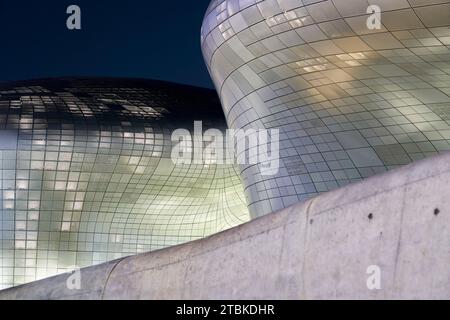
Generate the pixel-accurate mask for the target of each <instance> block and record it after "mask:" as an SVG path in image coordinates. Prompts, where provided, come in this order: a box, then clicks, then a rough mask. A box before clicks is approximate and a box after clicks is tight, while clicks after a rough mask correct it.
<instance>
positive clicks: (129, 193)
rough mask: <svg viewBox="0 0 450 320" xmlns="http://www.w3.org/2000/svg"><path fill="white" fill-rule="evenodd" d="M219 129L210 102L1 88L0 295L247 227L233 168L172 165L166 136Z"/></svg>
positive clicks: (154, 86) (189, 93) (144, 89)
mask: <svg viewBox="0 0 450 320" xmlns="http://www.w3.org/2000/svg"><path fill="white" fill-rule="evenodd" d="M195 120H202V121H203V126H204V129H205V130H206V129H208V128H217V129H220V130H225V129H226V124H225V121H224V118H223V113H222V110H221V108H220V103H219V102H218V100H217V97H216V95H215V93H214V92H211V91H210V90H205V89H199V88H192V87H187V86H177V85H172V84H167V83H162V82H154V81H140V80H114V79H91V80H88V79H84V80H83V79H57V80H45V81H44V80H43V81H31V82H23V83H11V84H5V85H1V86H0V246H1V249H0V288H6V287H9V286H12V285H18V284H22V283H25V282H30V281H33V280H36V279H40V278H44V277H47V276H50V275H54V274H57V273H61V272H66V271H67V268H68V267H71V266H79V267H84V266H90V265H93V264H97V263H101V262H105V261H109V260H112V259H115V258H119V257H123V256H126V255H133V254H136V253H140V252H144V251H152V250H156V249H161V248H164V247H167V246H172V245H176V244H180V243H184V242H188V241H191V240H195V239H199V238H203V237H205V236H208V235H210V234H213V233H217V232H219V231H222V230H225V229H227V228H230V227H232V226H235V225H238V224H241V223H243V222H246V221H248V220H249V214H248V209H247V206H246V203H245V199H244V191H243V187H242V183H241V180H240V177H239V173H238V170H237V169H236V168H235V167H234V166H233V165H215V164H209V165H203V164H198V165H194V164H192V165H177V166H175V165H174V164H173V162H172V160H171V158H170V156H171V151H172V147H173V146H172V141H171V134H172V131H173V130H175V129H178V128H186V129H190V128H192V127H193V124H194V121H195Z"/></svg>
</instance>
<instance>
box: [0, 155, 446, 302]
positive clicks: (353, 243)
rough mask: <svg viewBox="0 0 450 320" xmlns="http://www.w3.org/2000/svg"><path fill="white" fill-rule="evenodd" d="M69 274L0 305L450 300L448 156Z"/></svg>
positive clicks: (12, 292) (8, 295) (13, 293)
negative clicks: (76, 279) (76, 278)
mask: <svg viewBox="0 0 450 320" xmlns="http://www.w3.org/2000/svg"><path fill="white" fill-rule="evenodd" d="M368 271H369V273H368ZM378 272H379V273H378ZM378 275H379V276H380V277H379V280H380V285H381V289H379V290H378V289H373V290H370V289H369V287H370V288H373V286H376V285H377V280H378V278H377V276H378ZM67 278H68V275H60V276H57V277H53V278H50V279H46V280H42V281H39V282H35V283H32V284H28V285H24V286H21V287H17V288H12V289H9V290H5V291H3V292H0V299H347V298H352V299H410V298H412V299H443V298H446V299H449V298H450V154H444V155H441V156H439V157H436V158H432V159H428V160H425V161H422V162H419V163H416V164H413V165H411V166H407V167H404V168H401V169H399V170H396V171H392V172H389V173H387V174H384V175H380V176H376V177H373V178H370V179H368V180H365V181H363V182H361V183H358V184H354V185H351V186H349V187H346V188H342V189H339V190H337V191H334V192H330V193H327V194H323V195H321V196H319V197H317V198H315V199H312V200H311V201H308V202H306V203H303V204H298V205H295V206H293V207H290V208H288V209H285V210H283V211H281V212H278V213H274V214H271V215H268V216H266V217H263V218H260V219H257V220H254V221H252V222H250V223H247V224H245V225H242V226H240V227H237V228H234V229H232V230H229V231H226V232H223V233H220V234H217V235H215V236H212V237H210V238H207V239H204V240H200V241H196V242H192V243H189V244H186V245H181V246H177V247H173V248H169V249H165V250H161V251H156V252H152V253H147V254H142V255H138V256H134V257H128V258H124V259H121V260H117V261H113V262H110V263H107V264H103V265H99V266H95V267H91V268H87V269H83V270H82V272H81V284H82V285H81V289H80V290H69V289H67V287H66V280H67ZM368 279H369V286H368Z"/></svg>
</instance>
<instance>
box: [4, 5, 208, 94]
mask: <svg viewBox="0 0 450 320" xmlns="http://www.w3.org/2000/svg"><path fill="white" fill-rule="evenodd" d="M209 2H210V0H126V1H119V0H114V1H113V0H79V1H78V0H71V1H66V0H57V1H55V0H33V1H32V0H27V1H23V0H14V1H13V0H10V1H4V0H0V81H5V80H23V79H32V78H42V77H58V76H118V77H143V78H150V79H161V80H167V81H172V82H178V83H186V84H192V85H197V86H203V87H212V84H211V80H210V78H209V75H208V72H207V70H206V67H205V65H204V62H203V57H202V55H201V50H200V28H201V23H202V19H203V15H204V13H205V11H206V8H207V6H208V4H209ZM71 4H76V5H79V6H80V7H81V10H82V30H80V31H69V30H68V29H67V28H66V19H67V17H68V15H67V14H66V9H67V7H68V6H69V5H71Z"/></svg>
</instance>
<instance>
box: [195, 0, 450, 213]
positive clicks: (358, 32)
mask: <svg viewBox="0 0 450 320" xmlns="http://www.w3.org/2000/svg"><path fill="white" fill-rule="evenodd" d="M369 6H370V7H369ZM368 12H369V13H368ZM378 14H379V15H378ZM202 48H203V53H204V57H205V61H206V63H207V65H208V67H209V70H210V73H211V76H212V78H213V80H214V83H215V86H216V88H217V91H218V93H219V96H220V99H221V101H222V106H223V110H224V112H225V116H226V118H227V122H228V125H229V126H230V127H231V128H242V129H249V128H253V129H255V128H256V129H260V128H263V129H272V128H278V129H280V137H281V141H280V157H281V160H280V171H279V173H278V174H277V175H274V176H263V175H261V174H260V165H259V164H255V165H246V166H242V167H241V172H242V177H243V179H244V187H245V191H246V195H247V198H248V201H249V208H250V212H251V213H252V214H253V215H256V216H258V215H263V214H266V213H269V212H273V211H276V210H278V209H281V208H284V207H287V206H289V205H291V204H294V203H296V202H299V201H303V200H305V199H308V198H310V197H313V196H315V195H316V194H318V193H320V192H324V191H329V190H332V189H334V188H338V187H341V186H344V185H346V184H348V183H351V182H354V181H358V180H360V179H363V178H366V177H369V176H372V175H374V174H378V173H381V172H384V171H386V170H388V169H391V168H394V167H397V166H400V165H404V164H408V163H410V162H412V161H414V160H418V159H422V158H425V157H427V156H430V155H433V154H436V153H438V152H444V151H448V150H450V0H408V1H407V0H214V1H212V3H211V4H210V6H209V8H208V11H207V14H206V16H205V19H204V23H203V29H202Z"/></svg>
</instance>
